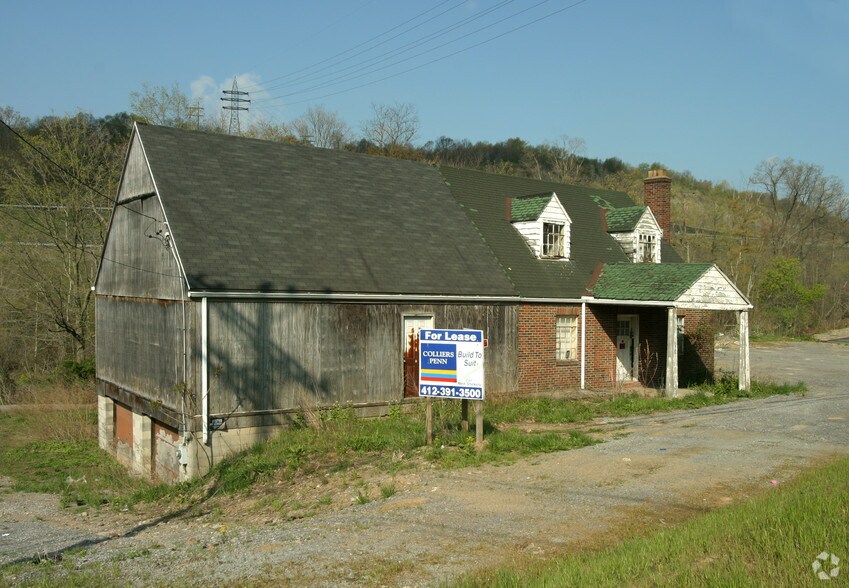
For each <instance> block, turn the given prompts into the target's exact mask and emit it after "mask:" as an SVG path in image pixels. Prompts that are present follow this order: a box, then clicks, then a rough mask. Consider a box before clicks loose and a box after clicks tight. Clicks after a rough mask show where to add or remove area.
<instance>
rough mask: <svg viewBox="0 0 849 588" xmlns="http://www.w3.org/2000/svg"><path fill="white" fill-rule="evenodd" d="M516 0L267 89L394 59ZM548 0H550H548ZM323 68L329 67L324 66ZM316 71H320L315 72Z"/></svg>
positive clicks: (505, 1)
mask: <svg viewBox="0 0 849 588" xmlns="http://www.w3.org/2000/svg"><path fill="white" fill-rule="evenodd" d="M514 1H515V0H503V1H502V2H500V3H499V4H496V5H495V6H492V7H490V8H487V9H486V10H483V11H481V12H478V13H476V14H474V15H472V16H469V17H466V18H464V19H463V20H461V21H460V22H457V23H455V24H453V25H451V26H448V27H445V28H443V29H440V30H438V31H436V32H433V33H430V34H428V35H424V36H422V37H419V38H418V39H414V40H413V41H410V42H408V43H405V44H404V45H401V46H399V47H396V48H395V49H392V50H391V51H387V52H385V53H381V54H380V55H375V56H374V57H369V58H368V59H365V60H363V61H360V62H358V63H354V64H351V65H349V66H347V67H343V68H342V69H337V70H335V71H331V72H328V73H326V74H321V75H318V76H315V75H313V74H312V73H311V74H307V75H305V76H302V77H300V78H296V79H295V80H292V82H290V83H284V84H278V85H276V86H271V87H270V88H268V89H267V90H272V89H275V88H280V87H284V88H285V87H286V86H293V85H295V82H297V81H300V80H303V81H304V82H311V81H317V80H320V79H322V78H327V77H331V76H335V75H337V74H340V73H342V72H344V71H348V70H354V71H353V72H351V73H356V72H358V71H362V70H364V69H367V68H369V67H371V66H372V65H376V64H378V63H384V62H386V61H388V60H390V59H392V58H393V57H395V56H398V55H401V54H403V53H407V52H408V51H412V50H413V49H415V48H416V47H421V46H422V45H424V44H426V43H427V42H429V41H432V40H434V39H438V38H439V37H442V36H445V35H447V34H448V33H450V32H451V31H455V30H457V29H459V28H462V27H464V26H466V25H467V24H469V23H471V22H474V21H476V20H479V19H481V18H483V17H484V16H486V15H488V14H490V13H492V12H495V11H496V10H498V9H500V8H503V7H504V6H506V5H507V4H510V3H512V2H514ZM546 1H548V0H546ZM531 8H533V7H531ZM499 22H500V21H499ZM494 24H497V23H494ZM480 30H482V29H478V30H477V31H474V32H473V33H471V34H474V33H477V32H479V31H480ZM441 46H444V45H441ZM437 48H438V47H437ZM425 53H427V51H424V52H422V53H419V54H418V55H416V56H414V57H417V56H419V55H424V54H425ZM328 67H332V66H328ZM322 69H327V68H322ZM319 71H322V70H319ZM375 71H376V70H375ZM314 73H318V72H314ZM349 79H350V78H349ZM339 81H345V80H339ZM304 91H308V90H304ZM261 100H267V98H261Z"/></svg>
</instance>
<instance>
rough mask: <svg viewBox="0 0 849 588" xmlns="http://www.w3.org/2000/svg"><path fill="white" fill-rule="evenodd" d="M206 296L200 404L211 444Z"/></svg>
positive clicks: (202, 316) (202, 312) (206, 437)
mask: <svg viewBox="0 0 849 588" xmlns="http://www.w3.org/2000/svg"><path fill="white" fill-rule="evenodd" d="M208 300H209V299H208V298H206V296H204V297H203V298H201V302H200V394H201V399H200V406H201V430H202V431H203V443H204V444H205V445H208V444H209V304H208Z"/></svg>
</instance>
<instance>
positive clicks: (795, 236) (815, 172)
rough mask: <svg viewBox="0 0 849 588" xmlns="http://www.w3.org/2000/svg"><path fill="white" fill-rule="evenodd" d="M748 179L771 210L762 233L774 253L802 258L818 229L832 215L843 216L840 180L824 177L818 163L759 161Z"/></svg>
mask: <svg viewBox="0 0 849 588" xmlns="http://www.w3.org/2000/svg"><path fill="white" fill-rule="evenodd" d="M750 182H751V183H752V185H753V186H754V187H755V189H756V190H757V191H759V192H761V193H762V194H763V197H764V199H765V201H766V204H767V206H768V208H769V210H770V213H771V214H770V219H769V220H770V224H769V226H768V227H767V231H766V233H767V234H766V235H765V236H766V238H767V239H768V242H769V243H770V245H771V246H772V249H773V252H774V253H776V254H782V255H789V256H794V257H799V258H800V259H804V258H805V257H806V256H807V255H808V254H809V253H810V252H811V245H812V242H813V241H815V240H816V239H817V238H818V231H819V230H820V229H822V228H824V227H826V226H827V225H828V222H829V221H830V220H833V219H834V218H843V219H845V218H846V212H847V194H846V191H845V189H844V187H843V183H842V182H841V181H840V180H839V179H838V178H836V177H834V176H826V175H825V174H824V172H823V169H822V167H821V166H819V165H814V164H811V163H804V162H798V163H797V162H796V161H794V160H793V159H789V158H788V159H777V158H774V159H768V160H766V161H762V162H761V163H760V164H758V166H757V168H755V173H754V174H753V175H752V177H751V179H750Z"/></svg>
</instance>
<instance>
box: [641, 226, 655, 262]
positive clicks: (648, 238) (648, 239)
mask: <svg viewBox="0 0 849 588" xmlns="http://www.w3.org/2000/svg"><path fill="white" fill-rule="evenodd" d="M656 253H657V235H651V234H646V233H639V235H638V239H637V263H654V262H655V260H656V259H657V255H656Z"/></svg>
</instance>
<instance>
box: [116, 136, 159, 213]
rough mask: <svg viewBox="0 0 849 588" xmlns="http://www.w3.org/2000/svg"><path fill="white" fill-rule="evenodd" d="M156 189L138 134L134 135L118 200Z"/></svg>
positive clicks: (152, 191) (151, 192) (149, 192)
mask: <svg viewBox="0 0 849 588" xmlns="http://www.w3.org/2000/svg"><path fill="white" fill-rule="evenodd" d="M155 191H156V189H155V187H154V184H153V179H152V178H151V177H150V170H149V169H148V167H147V159H145V156H144V152H143V151H142V148H141V141H140V140H139V137H138V135H136V136H134V137H133V142H132V144H131V145H130V150H129V152H128V154H127V164H126V166H125V167H124V175H123V176H122V177H121V186H120V188H119V190H118V202H124V201H125V200H127V199H130V198H136V197H138V196H142V195H144V194H153V193H154V192H155Z"/></svg>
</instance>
